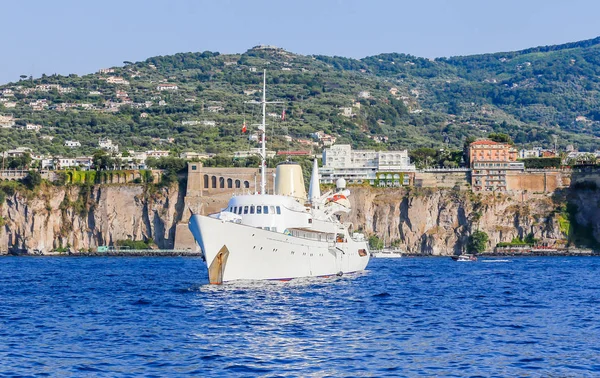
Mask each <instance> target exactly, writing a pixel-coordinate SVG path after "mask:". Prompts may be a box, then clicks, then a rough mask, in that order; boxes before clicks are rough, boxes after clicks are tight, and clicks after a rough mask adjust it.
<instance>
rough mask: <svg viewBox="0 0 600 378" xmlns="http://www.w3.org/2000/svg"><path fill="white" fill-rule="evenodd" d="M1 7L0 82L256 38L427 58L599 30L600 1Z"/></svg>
mask: <svg viewBox="0 0 600 378" xmlns="http://www.w3.org/2000/svg"><path fill="white" fill-rule="evenodd" d="M0 13H1V14H2V17H1V18H2V23H1V25H2V30H3V32H4V33H3V36H4V37H3V38H2V44H1V45H0V83H6V82H8V81H16V80H18V77H19V75H21V74H26V75H33V76H34V77H39V76H40V75H41V74H42V73H46V74H53V73H59V74H69V73H77V74H85V73H91V72H95V71H96V70H98V69H99V68H102V67H109V66H115V65H121V64H122V62H123V61H124V60H129V61H139V60H144V59H146V58H148V57H151V56H155V55H166V54H173V53H177V52H187V51H204V50H211V51H219V52H221V53H235V52H244V51H246V50H247V49H249V48H250V47H252V46H255V45H257V44H272V45H276V46H280V47H283V48H285V49H286V50H289V51H292V52H295V53H300V54H326V55H341V56H347V57H354V58H362V57H365V56H368V55H374V54H378V53H383V52H401V53H409V54H413V55H417V56H423V57H432V58H433V57H440V56H453V55H468V54H477V53H486V52H497V51H511V50H518V49H523V48H528V47H533V46H540V45H550V44H558V43H564V42H572V41H577V40H583V39H589V38H594V37H597V36H599V35H600V22H598V20H597V18H598V15H599V14H600V2H598V1H593V0H587V1H584V0H570V1H556V0H545V1H543V0H519V1H514V0H495V1H491V0H490V1H487V0H454V1H451V0H412V1H402V0H396V1H394V0H387V1H384V0H380V1H378V0H368V1H367V0H363V1H358V0H320V1H319V0H317V1H315V0H302V1H300V0H295V1H292V0H281V1H275V0H253V1H241V0H239V1H236V0H160V1H159V0H143V1H142V0H120V1H116V0H102V1H87V0H19V1H14V0H0Z"/></svg>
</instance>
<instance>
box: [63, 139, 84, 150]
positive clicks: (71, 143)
mask: <svg viewBox="0 0 600 378" xmlns="http://www.w3.org/2000/svg"><path fill="white" fill-rule="evenodd" d="M65 146H67V147H71V148H76V147H81V143H79V142H78V141H76V140H65Z"/></svg>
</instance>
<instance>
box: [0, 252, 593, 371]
mask: <svg viewBox="0 0 600 378" xmlns="http://www.w3.org/2000/svg"><path fill="white" fill-rule="evenodd" d="M206 283H207V279H206V267H205V266H204V264H203V262H202V260H200V259H199V258H141V257H139V258H119V257H114V258H110V257H107V258H93V257H91V258H73V257H71V258H69V257H64V258H55V257H3V258H0V376H44V375H45V376H63V377H69V376H72V377H82V376H93V377H99V376H106V377H115V376H116V377H121V376H148V377H152V376H156V377H159V376H160V377H163V376H173V377H176V376H195V377H230V376H233V377H235V376H244V377H255V376H277V377H279V376H292V377H311V376H315V377H323V376H330V377H344V376H345V377H363V376H366V377H397V376H407V377H415V376H425V377H431V376H444V377H477V376H483V377H491V376H502V377H514V376H533V377H585V376H589V377H592V376H600V259H599V258H583V257H582V258H577V257H571V258H553V257H545V258H508V259H491V258H490V259H485V258H483V259H480V260H479V261H477V262H467V263H459V262H454V261H451V259H450V258H401V259H373V260H371V262H370V264H369V267H368V271H367V272H365V273H361V274H357V275H349V276H344V277H336V278H328V279H325V278H319V279H303V280H296V281H290V282H242V283H233V284H226V285H223V286H209V285H207V284H206Z"/></svg>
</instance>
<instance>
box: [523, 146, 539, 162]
mask: <svg viewBox="0 0 600 378" xmlns="http://www.w3.org/2000/svg"><path fill="white" fill-rule="evenodd" d="M540 156H542V148H541V147H534V148H533V149H531V150H526V149H522V150H520V151H519V158H521V159H527V158H537V157H540Z"/></svg>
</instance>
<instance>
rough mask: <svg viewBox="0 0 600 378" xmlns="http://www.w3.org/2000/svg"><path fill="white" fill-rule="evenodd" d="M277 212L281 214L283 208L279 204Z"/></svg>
mask: <svg viewBox="0 0 600 378" xmlns="http://www.w3.org/2000/svg"><path fill="white" fill-rule="evenodd" d="M277 214H281V208H280V207H279V206H277Z"/></svg>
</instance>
